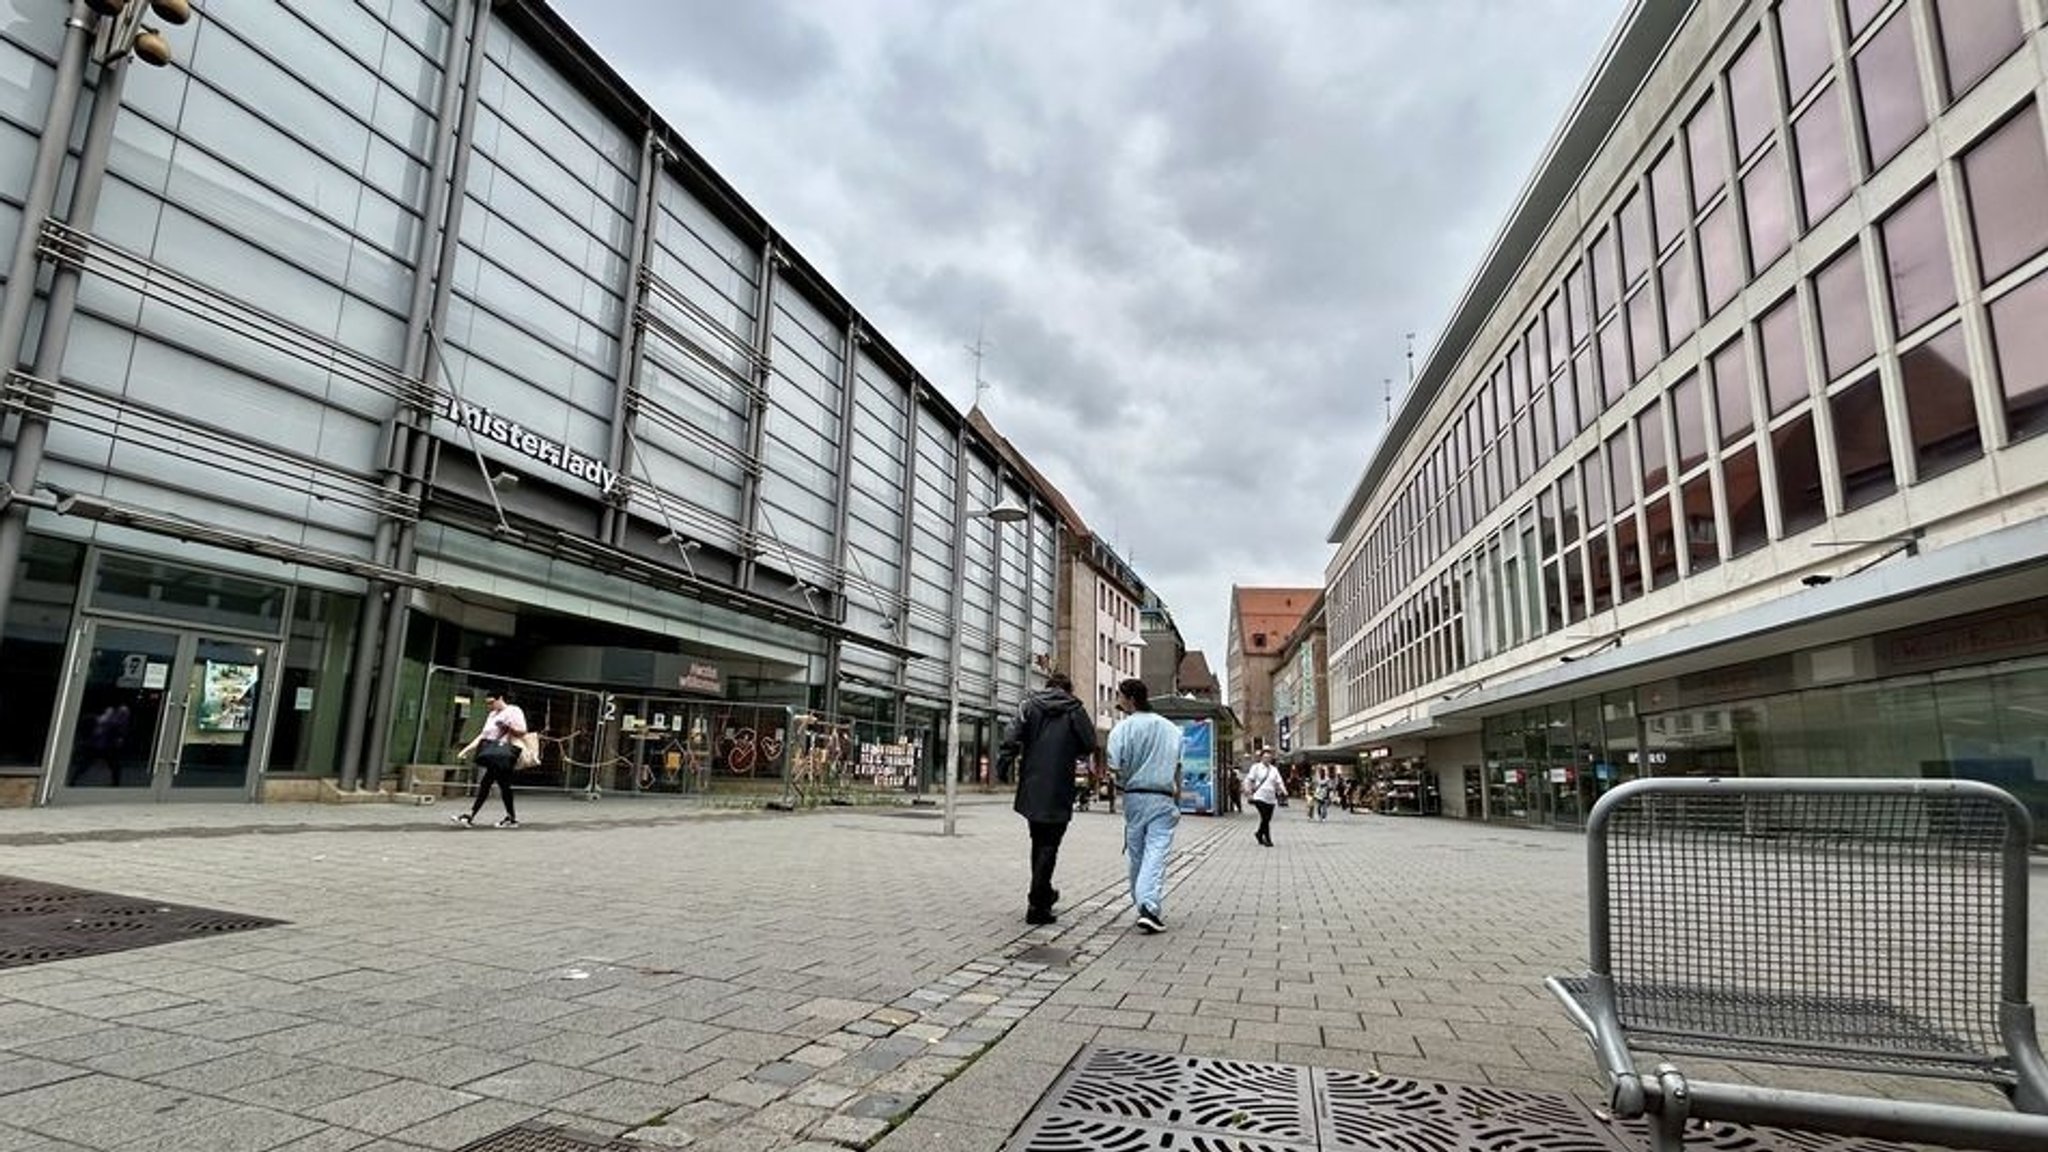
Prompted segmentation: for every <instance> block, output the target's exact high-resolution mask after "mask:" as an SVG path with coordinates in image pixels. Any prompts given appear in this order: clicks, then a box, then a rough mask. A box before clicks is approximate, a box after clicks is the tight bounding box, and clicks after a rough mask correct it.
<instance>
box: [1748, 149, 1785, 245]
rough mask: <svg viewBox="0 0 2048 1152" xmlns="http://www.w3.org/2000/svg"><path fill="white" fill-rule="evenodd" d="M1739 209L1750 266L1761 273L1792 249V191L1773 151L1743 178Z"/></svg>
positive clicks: (1778, 155)
mask: <svg viewBox="0 0 2048 1152" xmlns="http://www.w3.org/2000/svg"><path fill="white" fill-rule="evenodd" d="M1742 205H1743V208H1744V209H1745V210H1746V211H1747V212H1748V214H1749V254H1750V259H1751V264H1752V266H1753V267H1755V269H1756V270H1757V271H1758V272H1762V271H1763V270H1764V269H1766V268H1769V267H1770V266H1771V265H1772V264H1775V263H1777V260H1778V257H1780V256H1783V255H1784V254H1785V250H1786V249H1787V248H1790V247H1791V246H1792V191H1791V187H1790V186H1789V185H1788V184H1787V183H1786V180H1785V157H1784V155H1783V154H1782V153H1780V152H1779V151H1778V150H1777V149H1775V148H1773V149H1771V150H1770V151H1769V152H1767V153H1765V155H1764V157H1763V159H1761V160H1758V161H1757V162H1756V167H1754V168H1751V169H1750V170H1749V172H1748V174H1747V175H1745V176H1743V178H1742Z"/></svg>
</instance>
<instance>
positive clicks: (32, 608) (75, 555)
mask: <svg viewBox="0 0 2048 1152" xmlns="http://www.w3.org/2000/svg"><path fill="white" fill-rule="evenodd" d="M84 569H85V548H84V546H83V545H80V544H76V543H73V542H71V541H69V540H57V539H53V538H51V537H48V536H37V535H31V536H29V537H28V539H27V540H26V541H25V542H24V543H23V546H22V550H21V560H20V561H19V563H17V564H16V566H15V570H14V571H15V584H14V603H13V607H12V610H10V611H9V612H8V614H7V630H6V632H5V633H4V634H0V700H4V701H6V705H7V712H6V716H7V722H6V723H5V724H0V767H6V768H28V769H40V768H41V767H42V763H43V745H44V744H45V743H46V742H47V741H48V740H49V738H50V721H51V718H52V716H53V715H54V714H55V712H56V710H57V688H58V684H59V682H60V681H62V680H63V670H64V644H65V641H66V639H67V638H68V637H69V636H70V634H71V609H72V605H73V604H74V603H75V602H76V600H77V598H78V581H79V577H80V576H81V575H83V573H84Z"/></svg>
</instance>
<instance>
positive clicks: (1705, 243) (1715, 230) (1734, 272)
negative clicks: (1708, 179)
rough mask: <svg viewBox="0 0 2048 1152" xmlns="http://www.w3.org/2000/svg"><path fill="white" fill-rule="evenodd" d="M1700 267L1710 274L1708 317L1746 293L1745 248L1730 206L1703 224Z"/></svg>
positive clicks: (1716, 208)
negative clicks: (1739, 238) (1736, 236)
mask: <svg viewBox="0 0 2048 1152" xmlns="http://www.w3.org/2000/svg"><path fill="white" fill-rule="evenodd" d="M1700 265H1701V268H1702V270H1703V271H1704V272H1705V274H1706V281H1707V283H1706V296H1707V308H1706V314H1707V315H1709V316H1712V315H1714V314H1715V313H1716V312H1719V311H1720V310H1721V309H1722V308H1724V307H1726V306H1727V304H1728V302H1729V301H1730V300H1733V299H1735V294H1736V293H1737V292H1740V291H1742V285H1743V283H1744V276H1743V274H1742V245H1741V243H1740V242H1738V241H1737V240H1736V238H1735V209H1734V207H1733V205H1732V203H1730V202H1726V201H1724V202H1722V203H1720V204H1716V205H1715V206H1714V210H1713V211H1712V212H1709V213H1707V215H1706V218H1705V219H1703V220H1701V221H1700Z"/></svg>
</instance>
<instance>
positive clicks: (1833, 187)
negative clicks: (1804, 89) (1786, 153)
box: [1792, 87, 1854, 228]
mask: <svg viewBox="0 0 2048 1152" xmlns="http://www.w3.org/2000/svg"><path fill="white" fill-rule="evenodd" d="M1792 135H1793V139H1794V143H1796V144H1797V145H1798V148H1799V192H1800V194H1801V195H1802V196H1804V197H1805V198H1806V226H1807V227H1809V228H1811V227H1813V226H1814V225H1815V224H1817V223H1819V222H1820V221H1821V220H1823V219H1825V218H1826V217H1827V214H1828V213H1830V212H1832V211H1834V210H1835V209H1836V208H1837V207H1839V206H1840V205H1841V203H1842V201H1844V200H1846V199H1848V198H1849V186H1850V185H1851V184H1852V183H1853V182H1854V180H1853V173H1851V171H1850V170H1849V135H1848V133H1847V132H1844V131H1843V130H1842V101H1841V100H1840V99H1839V98H1838V96H1837V94H1836V92H1835V91H1834V89H1833V88H1832V87H1830V88H1829V89H1828V90H1826V91H1824V92H1822V93H1821V94H1820V95H1819V96H1818V97H1815V99H1814V102H1813V104H1812V106H1811V107H1809V108H1807V110H1806V111H1804V112H1802V113H1800V115H1799V119H1798V121H1797V122H1796V123H1794V124H1793V125H1792Z"/></svg>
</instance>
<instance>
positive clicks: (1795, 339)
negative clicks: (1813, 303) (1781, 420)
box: [1757, 296, 1807, 416]
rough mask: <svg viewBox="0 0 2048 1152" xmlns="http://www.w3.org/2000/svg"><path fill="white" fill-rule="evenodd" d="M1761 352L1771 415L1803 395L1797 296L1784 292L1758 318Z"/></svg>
mask: <svg viewBox="0 0 2048 1152" xmlns="http://www.w3.org/2000/svg"><path fill="white" fill-rule="evenodd" d="M1757 339H1758V341H1759V344H1758V347H1759V348H1760V349H1761V351H1762V352H1763V368H1764V396H1765V397H1766V398H1767V399H1768V400H1769V402H1770V409H1771V415H1773V416H1777V415H1779V414H1781V413H1784V412H1786V411H1789V410H1790V409H1791V407H1792V406H1793V405H1794V404H1797V403H1799V402H1800V401H1801V400H1804V399H1806V393H1807V388H1806V385H1807V381H1806V342H1805V341H1803V340H1801V339H1800V338H1799V297H1797V296H1787V297H1785V298H1784V299H1783V300H1780V301H1778V303H1777V306H1776V307H1773V308H1772V309H1771V310H1770V311H1769V312H1766V313H1764V316H1763V319H1761V320H1759V321H1757Z"/></svg>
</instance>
